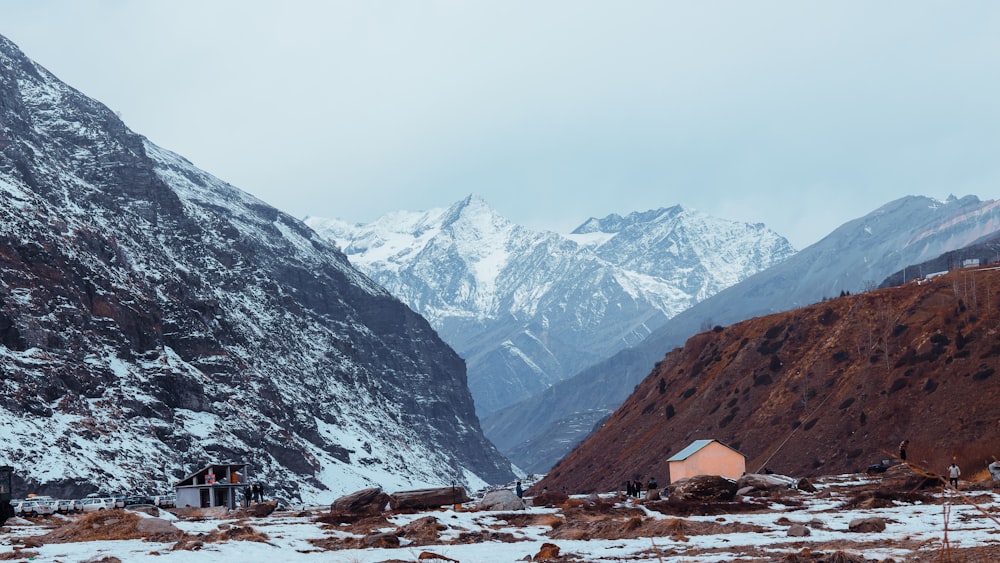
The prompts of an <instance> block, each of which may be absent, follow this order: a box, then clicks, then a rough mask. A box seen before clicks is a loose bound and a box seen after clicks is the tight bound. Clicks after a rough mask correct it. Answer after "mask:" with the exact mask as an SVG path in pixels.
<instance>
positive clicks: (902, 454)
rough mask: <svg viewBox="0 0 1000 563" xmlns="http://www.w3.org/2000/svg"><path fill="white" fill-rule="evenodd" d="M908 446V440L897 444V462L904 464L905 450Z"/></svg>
mask: <svg viewBox="0 0 1000 563" xmlns="http://www.w3.org/2000/svg"><path fill="white" fill-rule="evenodd" d="M909 445H910V441H909V440H903V441H902V442H900V443H899V460H900V461H902V462H903V463H906V448H907V446H909Z"/></svg>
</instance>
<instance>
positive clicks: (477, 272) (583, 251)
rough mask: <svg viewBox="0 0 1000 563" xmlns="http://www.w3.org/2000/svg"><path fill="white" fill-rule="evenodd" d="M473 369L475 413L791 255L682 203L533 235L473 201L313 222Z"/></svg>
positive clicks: (531, 390) (771, 240)
mask: <svg viewBox="0 0 1000 563" xmlns="http://www.w3.org/2000/svg"><path fill="white" fill-rule="evenodd" d="M306 222H307V223H308V224H309V225H310V226H312V227H313V228H315V229H316V230H317V231H318V232H320V233H321V234H324V235H325V236H327V237H329V238H331V239H332V240H335V241H336V242H337V243H338V244H339V245H340V246H341V248H342V249H343V250H344V252H345V253H346V254H347V256H348V258H349V259H350V260H351V262H352V263H354V264H355V265H357V266H358V267H359V268H360V269H362V270H363V271H364V272H366V273H367V274H368V275H369V276H371V277H372V279H374V280H375V281H377V282H378V283H380V284H382V285H383V286H385V287H386V288H387V289H388V290H389V291H390V292H392V293H393V295H396V296H397V297H399V298H400V299H402V300H403V301H404V302H406V303H407V304H409V305H410V307H412V308H413V309H414V310H415V311H417V312H418V313H420V314H421V315H423V316H424V317H425V318H427V319H428V320H429V321H430V322H431V324H432V325H433V326H434V327H435V328H436V329H437V330H438V333H439V334H440V335H441V337H442V338H443V339H444V340H445V341H446V342H448V343H449V344H451V345H452V346H453V347H454V348H455V349H456V350H457V351H458V352H459V354H460V355H461V356H462V357H463V358H465V359H466V361H467V362H468V366H469V386H470V388H471V389H472V395H473V398H474V399H475V401H476V411H477V412H478V413H479V414H480V416H485V415H488V414H490V413H492V412H495V411H497V410H498V409H501V408H503V407H505V406H507V405H510V404H512V403H514V402H517V401H519V400H523V399H525V398H528V397H530V396H533V395H535V394H537V393H540V392H542V391H544V390H545V389H547V388H549V387H551V386H552V385H553V384H554V383H556V382H558V381H561V380H563V379H565V378H567V377H569V376H571V375H573V374H575V373H577V372H579V371H580V370H582V369H584V368H586V367H587V366H589V365H592V364H594V363H595V362H598V361H600V360H603V359H604V358H607V357H608V356H611V355H613V354H614V353H616V352H618V351H619V350H621V349H624V348H627V347H629V346H634V345H636V344H638V343H639V342H640V341H641V340H642V339H643V338H645V337H646V336H648V335H649V333H650V331H652V330H654V329H656V328H657V327H659V326H661V325H663V323H664V322H666V320H667V319H669V318H670V317H672V316H674V315H676V314H677V313H678V312H680V311H682V310H684V309H686V308H688V307H690V306H691V305H692V304H694V303H697V302H698V301H700V300H703V299H705V298H706V297H708V296H710V295H713V294H715V293H717V292H718V291H720V290H721V289H724V288H725V287H728V286H730V285H732V284H735V283H737V282H739V281H740V280H742V279H744V278H746V277H748V276H750V275H752V274H754V273H756V272H759V271H761V270H763V269H765V268H768V267H770V266H772V265H774V264H777V263H779V262H781V261H782V260H784V259H786V258H787V257H788V256H790V255H791V254H793V250H792V248H791V246H790V245H789V244H788V241H786V240H785V239H784V238H782V237H780V236H778V235H776V234H775V233H774V232H772V231H770V230H768V229H766V228H765V227H764V226H763V225H760V224H756V225H751V224H745V223H738V222H732V221H725V220H721V219H716V218H713V217H709V216H707V215H705V214H703V213H698V212H696V211H692V210H688V209H685V208H683V207H680V206H675V207H671V208H665V209H657V210H652V211H647V212H643V213H632V214H630V215H628V216H626V217H621V216H618V215H609V216H608V217H605V218H603V219H595V218H591V219H589V220H588V221H586V222H585V223H584V224H583V225H581V226H580V227H579V228H578V229H577V230H576V231H574V232H573V233H572V234H570V235H559V234H556V233H552V232H542V231H534V230H531V229H528V228H525V227H522V226H519V225H516V224H514V223H512V222H511V221H509V220H508V219H506V218H504V217H502V216H500V215H499V214H498V213H496V211H494V210H493V209H492V208H490V207H489V205H488V204H487V203H486V202H485V201H483V200H482V199H481V198H479V197H477V196H469V197H467V198H466V199H464V200H462V201H460V202H457V203H455V204H454V205H452V206H451V207H449V208H447V209H433V210H430V211H425V212H406V211H398V212H393V213H390V214H387V215H385V216H384V217H382V218H380V219H378V220H377V221H374V222H372V223H370V224H364V225H356V224H348V223H345V222H343V221H340V220H330V219H317V218H308V219H306Z"/></svg>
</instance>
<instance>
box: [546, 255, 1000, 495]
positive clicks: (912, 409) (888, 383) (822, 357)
mask: <svg viewBox="0 0 1000 563" xmlns="http://www.w3.org/2000/svg"><path fill="white" fill-rule="evenodd" d="M998 367H1000V271H997V270H990V269H981V270H961V271H956V272H953V273H951V274H948V275H945V276H941V277H938V278H936V279H934V280H933V281H930V282H926V283H924V284H923V285H917V284H916V283H911V284H908V285H905V286H902V287H897V288H890V289H883V290H878V291H872V292H869V293H865V294H862V295H853V296H847V297H840V298H838V299H833V300H829V301H825V302H822V303H817V304H815V305H812V306H809V307H804V308H801V309H797V310H794V311H789V312H786V313H780V314H775V315H770V316H766V317H759V318H755V319H751V320H748V321H744V322H741V323H739V324H735V325H732V326H730V327H726V328H722V327H716V328H715V329H714V330H712V331H709V332H705V333H702V334H698V335H696V336H693V337H692V338H691V339H689V340H688V341H687V343H686V344H685V345H684V347H683V348H678V349H676V350H673V351H671V352H670V353H668V354H667V355H666V357H665V358H664V359H663V361H661V362H659V363H658V364H657V365H656V367H655V368H654V370H653V372H652V373H651V374H650V375H648V376H647V377H646V379H645V380H643V381H642V382H641V383H640V384H639V385H638V386H636V388H635V391H634V392H633V393H632V395H631V396H630V397H629V398H628V399H627V400H626V401H625V403H624V404H623V405H622V406H621V407H620V408H619V409H618V410H617V411H615V413H614V414H613V415H612V416H611V417H610V419H609V420H608V421H607V423H606V424H605V425H604V426H603V427H602V428H601V429H600V430H598V431H597V432H596V433H595V434H593V435H592V436H590V437H589V438H588V439H587V440H585V441H584V442H583V443H582V444H580V446H579V447H577V448H576V450H574V451H573V452H572V453H570V454H569V455H568V456H566V458H564V459H563V460H562V461H560V462H559V463H558V464H557V465H556V466H555V467H554V468H553V469H552V471H550V472H549V475H548V477H547V478H546V479H545V480H543V481H542V482H540V483H539V484H538V485H537V488H539V489H540V488H541V487H543V486H546V487H548V488H549V489H550V490H555V491H560V490H563V489H565V490H566V491H568V492H570V493H589V492H594V491H613V490H616V489H618V488H620V487H621V486H622V485H621V484H622V483H623V482H624V481H625V480H627V479H641V480H643V481H645V480H647V479H648V478H649V477H650V476H652V477H656V478H657V479H658V480H659V481H660V482H661V483H663V482H665V481H666V480H667V478H668V472H667V463H666V460H667V458H668V457H670V456H671V455H673V454H674V453H676V452H678V451H679V450H681V449H682V448H684V447H685V446H687V445H688V444H689V443H690V442H691V441H692V440H696V439H717V440H720V441H722V442H724V443H726V444H728V445H730V446H732V447H735V448H737V449H739V450H740V451H742V452H743V453H744V454H746V456H747V471H750V472H756V471H760V470H761V469H762V468H763V467H764V466H766V467H767V468H768V469H770V470H773V471H776V472H778V473H783V474H787V475H794V476H799V477H801V476H815V475H821V474H838V473H847V472H854V471H859V470H864V469H865V468H866V467H867V466H868V465H869V464H872V463H874V462H876V461H877V460H880V459H884V458H894V457H895V456H896V450H897V446H898V445H899V442H900V441H901V440H902V439H904V438H908V439H909V440H910V449H909V456H908V457H909V460H910V461H911V462H915V463H919V464H922V465H924V466H926V467H927V468H929V469H930V470H932V471H936V472H943V471H944V469H945V468H946V467H947V465H948V464H949V463H950V462H951V459H952V457H953V456H954V457H955V458H956V459H957V462H958V464H959V466H960V467H961V468H962V470H963V474H964V475H963V476H970V477H971V476H972V475H973V474H974V473H976V472H979V471H984V470H985V467H986V464H987V463H988V461H989V459H990V457H991V456H993V455H996V456H998V457H1000V373H997V369H998Z"/></svg>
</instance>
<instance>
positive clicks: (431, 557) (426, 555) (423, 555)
mask: <svg viewBox="0 0 1000 563" xmlns="http://www.w3.org/2000/svg"><path fill="white" fill-rule="evenodd" d="M417 561H453V562H454V563H459V561H458V559H451V558H449V557H445V556H444V555H438V554H437V553H432V552H430V551H421V552H420V555H419V556H417Z"/></svg>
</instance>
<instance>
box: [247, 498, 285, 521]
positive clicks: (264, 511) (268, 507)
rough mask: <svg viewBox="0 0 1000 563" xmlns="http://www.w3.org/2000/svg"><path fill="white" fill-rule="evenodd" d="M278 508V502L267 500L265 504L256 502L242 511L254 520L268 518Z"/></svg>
mask: <svg viewBox="0 0 1000 563" xmlns="http://www.w3.org/2000/svg"><path fill="white" fill-rule="evenodd" d="M277 508H278V501H276V500H269V501H267V502H258V503H256V504H251V505H250V506H248V507H246V508H245V509H244V511H245V512H246V513H247V515H248V516H253V517H254V518H263V517H265V516H270V515H271V513H272V512H274V511H275V509H277Z"/></svg>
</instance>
